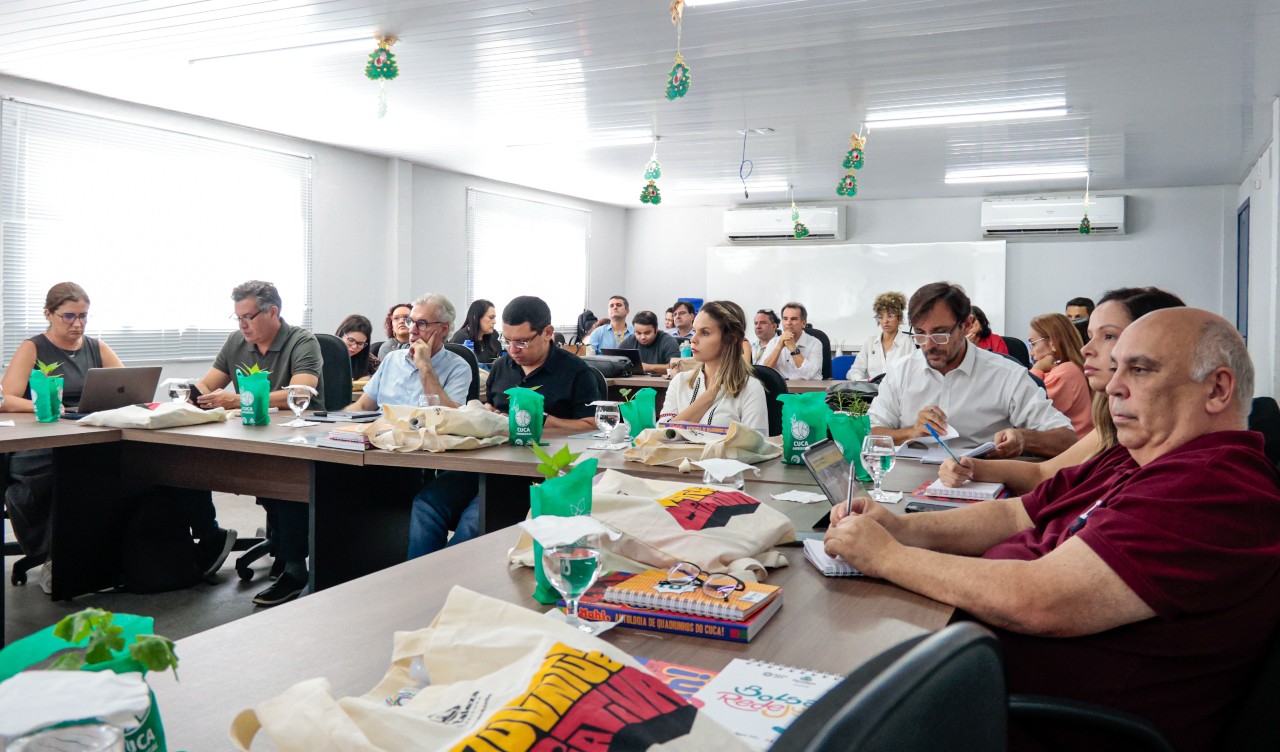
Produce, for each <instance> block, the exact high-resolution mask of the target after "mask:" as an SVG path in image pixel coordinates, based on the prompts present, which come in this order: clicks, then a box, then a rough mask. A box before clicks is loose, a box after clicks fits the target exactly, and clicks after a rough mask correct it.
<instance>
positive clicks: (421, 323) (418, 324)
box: [409, 319, 449, 329]
mask: <svg viewBox="0 0 1280 752" xmlns="http://www.w3.org/2000/svg"><path fill="white" fill-rule="evenodd" d="M447 323H449V322H448V321H427V320H426V319H410V320H409V326H411V327H412V328H414V329H426V328H427V327H429V326H435V325H436V324H447Z"/></svg>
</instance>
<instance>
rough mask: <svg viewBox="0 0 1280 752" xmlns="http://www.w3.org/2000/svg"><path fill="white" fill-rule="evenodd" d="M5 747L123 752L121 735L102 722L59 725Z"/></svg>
mask: <svg viewBox="0 0 1280 752" xmlns="http://www.w3.org/2000/svg"><path fill="white" fill-rule="evenodd" d="M5 749H7V750H16V751H18V752H124V734H123V733H122V732H121V731H120V729H118V728H116V727H115V726H109V725H107V724H105V723H94V724H88V725H84V726H63V727H61V728H56V729H48V730H45V731H39V732H36V733H34V734H31V735H30V736H24V737H22V738H21V739H14V740H13V741H12V742H11V743H10V744H9V746H7V747H5Z"/></svg>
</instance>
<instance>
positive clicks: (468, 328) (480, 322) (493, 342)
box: [449, 298, 502, 363]
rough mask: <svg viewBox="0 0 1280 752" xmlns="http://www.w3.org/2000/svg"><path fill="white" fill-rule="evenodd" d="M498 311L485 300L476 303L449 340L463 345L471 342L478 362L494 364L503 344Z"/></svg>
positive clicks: (468, 310)
mask: <svg viewBox="0 0 1280 752" xmlns="http://www.w3.org/2000/svg"><path fill="white" fill-rule="evenodd" d="M497 321H498V311H497V309H496V308H494V307H493V303H491V302H489V301H487V300H484V299H483V298H481V299H480V300H477V301H474V302H473V303H472V304H471V307H470V308H468V309H467V317H466V319H464V320H463V322H462V326H460V327H458V331H456V332H454V333H453V336H452V337H450V338H449V341H450V342H456V343H457V344H459V345H461V344H463V343H465V342H466V341H467V340H471V347H472V349H473V351H474V352H475V354H476V361H477V362H480V363H492V362H493V361H494V360H497V358H498V354H499V353H501V352H502V342H501V341H500V339H499V337H498V332H497Z"/></svg>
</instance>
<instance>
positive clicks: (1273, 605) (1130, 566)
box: [826, 308, 1280, 750]
mask: <svg viewBox="0 0 1280 752" xmlns="http://www.w3.org/2000/svg"><path fill="white" fill-rule="evenodd" d="M1112 360H1113V362H1114V364H1115V368H1116V372H1115V376H1114V378H1112V380H1111V384H1110V385H1109V386H1108V387H1107V396H1108V399H1109V401H1110V408H1111V414H1112V416H1113V417H1114V419H1115V424H1116V432H1117V437H1118V439H1119V442H1120V445H1119V446H1117V447H1115V448H1114V449H1111V450H1108V451H1106V452H1103V453H1102V454H1100V455H1098V456H1097V457H1094V458H1093V459H1091V460H1089V461H1087V462H1085V463H1084V464H1082V465H1079V466H1077V467H1074V468H1067V469H1064V470H1062V471H1061V472H1059V473H1058V474H1057V475H1056V476H1054V477H1053V478H1052V479H1050V480H1048V481H1045V482H1044V483H1043V484H1041V485H1040V486H1039V487H1038V488H1036V489H1035V490H1034V491H1032V492H1031V493H1029V494H1027V495H1026V496H1023V497H1022V498H1019V499H1004V500H996V501H986V502H980V503H978V504H974V505H972V506H969V507H966V508H964V509H958V510H953V511H948V512H941V513H933V514H913V515H909V516H896V515H893V514H890V513H888V512H887V511H885V510H884V509H882V508H880V507H879V506H877V505H875V504H873V503H872V502H871V501H870V500H867V499H855V500H854V503H853V509H854V511H855V514H853V515H851V516H848V517H843V518H842V517H841V515H840V514H835V515H833V516H834V517H835V521H834V522H833V524H832V526H831V529H830V530H829V531H828V533H827V538H826V549H827V552H828V553H829V554H833V555H834V554H839V555H840V556H842V557H844V558H845V559H846V560H848V561H849V563H850V564H852V565H853V566H854V567H856V568H858V569H859V570H861V571H862V572H864V573H866V574H868V575H871V576H873V577H881V578H884V579H887V580H889V581H891V582H894V583H897V584H898V585H901V586H902V587H905V588H907V589H909V590H914V591H916V592H918V593H921V594H923V595H926V596H929V597H931V598H934V599H936V600H939V601H942V602H944V603H949V604H951V605H953V606H955V607H956V608H957V609H960V610H962V611H964V612H967V613H968V614H970V615H972V616H973V617H974V618H976V619H979V620H981V621H983V622H986V623H987V624H988V625H990V626H992V627H993V628H995V630H996V632H997V633H998V634H999V635H1000V637H1001V640H1002V642H1003V644H1004V647H1005V655H1006V659H1007V664H1008V671H1009V691H1011V692H1029V693H1036V694H1047V695H1056V696H1062V697H1070V698H1074V699H1080V700H1085V701H1089V702H1096V703H1101V704H1104V705H1108V706H1112V707H1117V708H1121V709H1123V710H1127V711H1130V712H1133V713H1137V714H1138V715H1141V716H1143V717H1146V718H1148V719H1150V720H1151V721H1153V722H1154V723H1155V724H1156V725H1157V726H1158V727H1160V729H1161V730H1162V731H1164V733H1165V734H1166V735H1168V737H1169V738H1170V740H1171V741H1172V742H1173V745H1174V747H1175V748H1177V749H1179V750H1196V749H1207V748H1209V746H1210V745H1211V744H1212V742H1213V740H1214V737H1215V735H1216V734H1217V733H1218V732H1219V731H1220V730H1221V729H1220V727H1221V724H1222V722H1223V720H1224V719H1223V717H1222V716H1223V710H1224V708H1226V707H1227V706H1229V705H1230V704H1231V702H1232V701H1233V700H1235V699H1236V698H1237V697H1238V696H1239V695H1240V694H1241V692H1243V690H1244V688H1245V686H1246V683H1247V681H1248V680H1249V679H1250V677H1251V671H1252V669H1253V667H1252V666H1251V664H1252V663H1253V662H1255V661H1256V660H1257V659H1258V657H1259V655H1260V654H1261V652H1262V650H1263V647H1264V645H1265V644H1266V643H1267V641H1268V640H1269V639H1270V636H1271V635H1272V634H1273V632H1274V631H1275V629H1276V625H1277V623H1278V622H1280V489H1278V488H1277V484H1278V483H1280V479H1278V478H1277V476H1276V472H1275V469H1274V468H1273V467H1272V466H1271V464H1270V463H1269V462H1268V461H1267V458H1266V456H1265V455H1264V454H1263V449H1262V448H1263V440H1262V435H1261V434H1258V433H1255V432H1251V431H1248V430H1245V427H1246V419H1247V416H1248V413H1249V409H1250V403H1251V400H1252V395H1253V365H1252V363H1251V362H1250V360H1249V354H1248V351H1247V350H1246V349H1245V344H1244V341H1243V340H1242V339H1241V337H1240V335H1239V334H1238V333H1237V332H1236V331H1235V329H1234V328H1233V327H1232V326H1231V324H1229V323H1228V322H1227V321H1226V320H1224V319H1223V318H1221V317H1220V316H1216V315H1214V314H1212V313H1209V312H1207V311H1202V310H1198V309H1193V308H1177V309H1167V310H1162V311H1155V312H1153V313H1150V314H1147V315H1146V316H1143V317H1142V318H1140V319H1138V320H1137V321H1136V322H1134V323H1133V324H1132V325H1131V326H1130V327H1129V328H1128V329H1126V330H1125V331H1124V333H1123V334H1122V335H1121V337H1120V340H1119V341H1118V342H1117V343H1116V346H1115V349H1114V351H1113V352H1112ZM842 508H843V505H840V506H838V507H837V509H838V510H842ZM1015 731H1016V733H1015V742H1019V743H1018V744H1015V746H1016V747H1027V746H1030V747H1035V746H1036V744H1037V743H1038V742H1039V741H1041V740H1033V738H1032V737H1031V736H1029V735H1028V734H1027V732H1026V731H1025V730H1023V731H1017V730H1016V729H1015ZM1056 741H1057V743H1058V744H1057V745H1054V746H1058V745H1065V747H1067V748H1077V749H1084V748H1088V749H1106V748H1109V747H1108V741H1107V740H1097V739H1087V738H1084V737H1079V738H1077V737H1075V736H1072V737H1071V738H1070V741H1065V739H1064V737H1063V736H1062V735H1058V739H1057V740H1056ZM1112 743H1113V742H1112ZM1080 745H1084V746H1080Z"/></svg>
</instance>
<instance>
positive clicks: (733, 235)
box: [724, 206, 845, 241]
mask: <svg viewBox="0 0 1280 752" xmlns="http://www.w3.org/2000/svg"><path fill="white" fill-rule="evenodd" d="M797 208H798V209H799V210H800V222H801V223H803V224H804V226H805V227H808V228H809V234H808V235H806V236H805V238H804V239H805V240H844V227H845V225H844V207H843V206H800V207H797ZM724 235H725V237H726V238H728V239H729V240H775V241H777V240H792V241H794V240H796V234H795V222H792V221H791V207H789V206H786V207H775V208H756V207H744V208H741V209H727V210H725V213H724Z"/></svg>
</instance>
